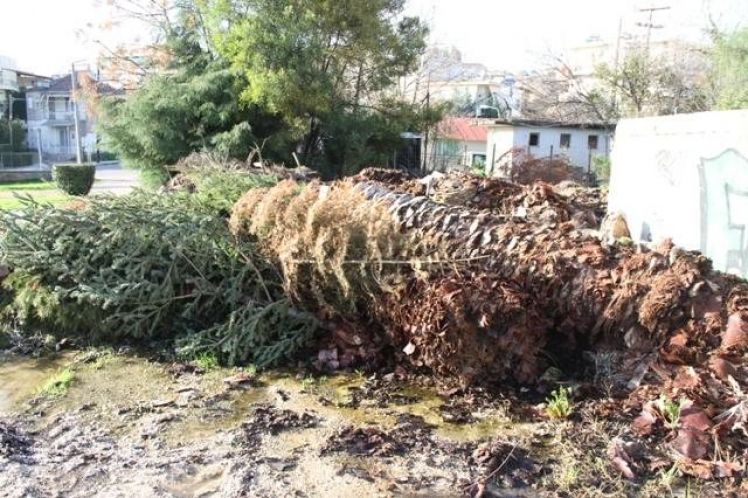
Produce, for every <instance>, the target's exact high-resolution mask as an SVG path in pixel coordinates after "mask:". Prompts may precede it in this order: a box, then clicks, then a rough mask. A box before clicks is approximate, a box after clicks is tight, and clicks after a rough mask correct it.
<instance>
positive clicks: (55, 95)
mask: <svg viewBox="0 0 748 498" xmlns="http://www.w3.org/2000/svg"><path fill="white" fill-rule="evenodd" d="M83 77H86V76H85V75H84V74H83V72H80V73H79V74H78V77H77V80H78V81H76V84H77V89H78V90H79V91H80V81H79V80H80V78H83ZM81 97H82V96H81ZM77 103H78V129H79V132H80V135H81V149H82V154H83V155H84V157H87V156H88V155H89V154H92V153H93V152H94V151H95V148H96V133H95V131H94V127H93V122H92V119H91V117H90V116H89V115H88V113H87V112H86V102H85V99H83V98H79V100H78V102H77ZM73 109H74V106H73V92H72V84H71V75H67V76H63V77H59V78H54V79H52V80H50V81H41V82H37V83H36V84H35V85H34V86H33V87H31V88H28V89H27V91H26V115H27V126H28V142H29V148H31V149H37V148H40V149H41V153H42V156H43V157H44V159H45V160H46V161H67V160H71V159H74V158H75V156H76V151H75V147H76V140H75V114H74V110H73Z"/></svg>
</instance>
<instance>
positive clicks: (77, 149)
mask: <svg viewBox="0 0 748 498" xmlns="http://www.w3.org/2000/svg"><path fill="white" fill-rule="evenodd" d="M70 85H71V90H70V91H71V95H72V96H73V122H74V123H75V162H77V163H78V164H81V162H82V161H81V134H80V126H79V125H78V91H77V90H76V86H77V82H76V79H75V63H73V64H71V65H70Z"/></svg>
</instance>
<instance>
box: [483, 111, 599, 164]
mask: <svg viewBox="0 0 748 498" xmlns="http://www.w3.org/2000/svg"><path fill="white" fill-rule="evenodd" d="M613 130H614V127H613V126H612V125H599V124H583V123H579V124H571V123H564V124H560V123H553V122H549V121H536V120H521V119H514V120H496V121H494V122H493V123H492V124H491V125H490V126H489V128H488V133H487V143H486V147H487V148H486V158H487V161H486V173H487V174H489V175H498V174H501V173H500V172H501V166H503V163H506V162H511V160H512V159H513V156H514V155H516V154H519V153H528V154H531V155H533V156H535V157H539V158H557V157H563V158H565V159H566V160H567V161H568V162H569V163H570V164H572V165H573V166H576V167H577V168H581V169H582V170H584V171H585V172H587V171H590V170H591V168H592V162H593V161H594V159H595V158H596V157H606V158H607V157H609V155H610V150H611V146H612V140H613Z"/></svg>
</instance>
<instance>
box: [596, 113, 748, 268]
mask: <svg viewBox="0 0 748 498" xmlns="http://www.w3.org/2000/svg"><path fill="white" fill-rule="evenodd" d="M747 158H748V111H723V112H705V113H696V114H681V115H675V116H664V117H656V118H640V119H626V120H622V121H621V122H620V123H619V124H618V127H617V129H616V143H615V147H614V148H613V154H612V170H611V178H610V195H609V201H608V206H609V210H611V211H619V212H621V213H623V215H624V216H625V217H626V220H627V222H628V224H629V229H630V231H631V234H632V237H634V238H635V239H639V240H652V241H655V242H656V241H658V240H661V239H664V238H667V237H670V238H672V239H673V241H674V242H675V243H676V244H678V245H680V246H682V247H684V248H686V249H697V250H701V251H702V252H704V253H705V254H706V255H707V256H709V257H710V258H712V260H713V263H714V267H715V268H716V269H718V270H723V271H730V272H733V273H736V274H741V275H743V276H744V277H748V240H747V239H748V226H746V225H748V159H747Z"/></svg>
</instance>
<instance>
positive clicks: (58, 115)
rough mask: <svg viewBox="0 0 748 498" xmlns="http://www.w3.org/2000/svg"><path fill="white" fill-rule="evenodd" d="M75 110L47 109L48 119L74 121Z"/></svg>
mask: <svg viewBox="0 0 748 498" xmlns="http://www.w3.org/2000/svg"><path fill="white" fill-rule="evenodd" d="M73 116H74V114H73V111H53V110H50V111H47V119H50V120H53V121H73Z"/></svg>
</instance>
